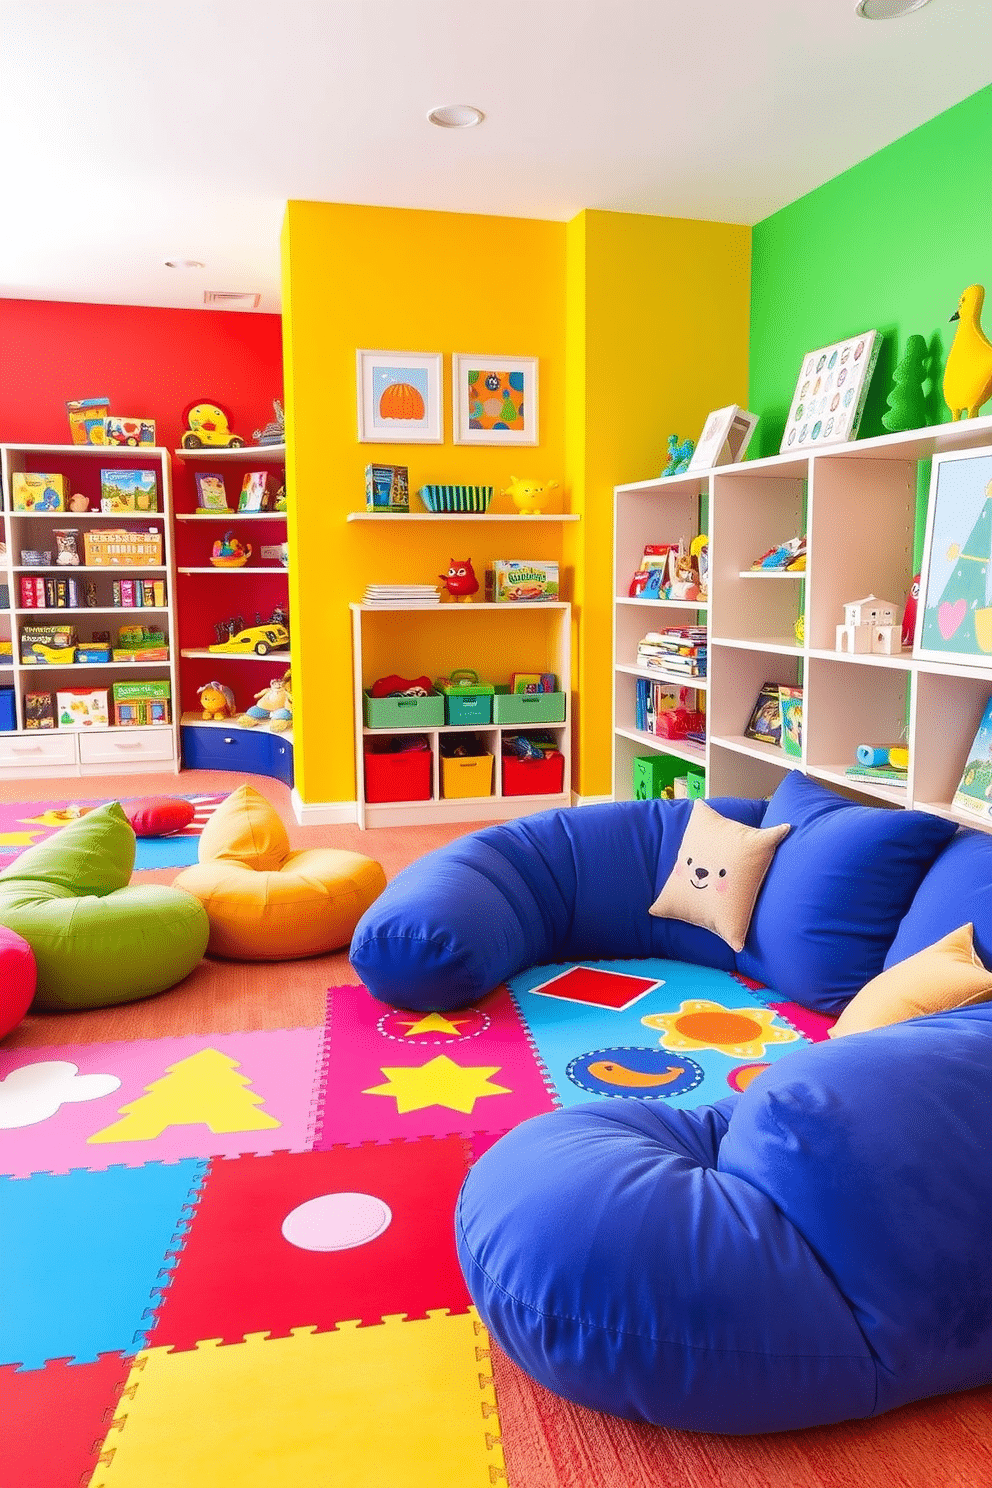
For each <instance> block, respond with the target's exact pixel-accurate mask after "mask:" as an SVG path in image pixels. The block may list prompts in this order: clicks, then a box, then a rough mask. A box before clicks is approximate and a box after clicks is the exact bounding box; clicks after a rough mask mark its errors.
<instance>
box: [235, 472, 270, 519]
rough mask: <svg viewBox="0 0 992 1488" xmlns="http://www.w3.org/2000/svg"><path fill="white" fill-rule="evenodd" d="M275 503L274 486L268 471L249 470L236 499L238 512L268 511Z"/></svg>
mask: <svg viewBox="0 0 992 1488" xmlns="http://www.w3.org/2000/svg"><path fill="white" fill-rule="evenodd" d="M274 501H275V484H274V481H273V476H272V472H271V471H270V470H249V471H248V473H247V474H246V476H245V478H244V481H243V482H242V486H241V495H240V496H239V497H238V511H241V512H252V511H256V512H260V511H268V510H269V509H270V508H271V507H272V505H273V503H274Z"/></svg>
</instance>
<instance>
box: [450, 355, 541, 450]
mask: <svg viewBox="0 0 992 1488" xmlns="http://www.w3.org/2000/svg"><path fill="white" fill-rule="evenodd" d="M451 381H452V399H453V422H454V441H455V444H537V442H538V433H537V429H538V424H537V357H500V356H475V355H471V356H470V355H468V354H466V353H463V352H456V353H455V354H454V355H453V356H452V358H451Z"/></svg>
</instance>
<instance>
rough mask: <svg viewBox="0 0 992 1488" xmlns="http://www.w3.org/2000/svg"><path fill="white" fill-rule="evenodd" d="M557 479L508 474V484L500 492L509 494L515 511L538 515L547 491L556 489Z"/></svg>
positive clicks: (531, 515)
mask: <svg viewBox="0 0 992 1488" xmlns="http://www.w3.org/2000/svg"><path fill="white" fill-rule="evenodd" d="M557 489H558V482H557V481H543V482H542V481H535V480H521V479H520V477H519V475H511V476H510V484H509V485H508V486H507V487H506V489H505V491H503V492H502V494H503V495H504V496H509V497H510V498H511V499H512V501H513V504H514V506H515V507H516V508H517V511H519V512H521V513H523V515H524V516H529V517H539V516H540V515H541V509H542V507H543V506H544V500H543V498H544V496H545V495H546V494H547V493H548V491H557Z"/></svg>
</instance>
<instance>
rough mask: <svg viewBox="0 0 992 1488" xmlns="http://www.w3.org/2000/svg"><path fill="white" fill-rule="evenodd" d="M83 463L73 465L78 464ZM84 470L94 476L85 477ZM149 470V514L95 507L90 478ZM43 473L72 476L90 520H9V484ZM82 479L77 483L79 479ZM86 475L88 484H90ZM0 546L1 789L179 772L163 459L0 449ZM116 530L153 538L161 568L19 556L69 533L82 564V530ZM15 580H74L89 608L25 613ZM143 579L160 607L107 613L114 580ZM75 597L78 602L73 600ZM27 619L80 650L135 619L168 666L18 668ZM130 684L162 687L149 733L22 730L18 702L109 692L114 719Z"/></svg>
mask: <svg viewBox="0 0 992 1488" xmlns="http://www.w3.org/2000/svg"><path fill="white" fill-rule="evenodd" d="M80 462H82V463H80ZM87 467H95V469H88V468H87ZM115 468H117V469H139V470H141V469H149V470H154V471H155V474H156V478H157V482H158V510H157V511H154V512H113V513H108V512H102V511H100V510H95V509H93V507H94V504H96V505H97V506H98V504H99V471H100V470H111V469H115ZM30 470H34V471H43V472H45V473H46V474H66V473H69V474H71V473H73V472H76V473H77V475H76V482H75V483H77V484H79V485H84V484H85V486H86V488H87V489H86V492H85V494H87V495H89V497H90V507H91V509H90V510H89V511H84V512H77V511H71V510H70V511H60V512H25V511H14V510H13V509H12V507H13V501H12V496H11V478H12V476H13V475H14V474H15V473H17V472H20V471H30ZM80 471H83V472H85V475H86V479H85V481H84V480H83V479H82V478H81V477H79V476H78V472H80ZM94 476H95V477H96V478H95V480H94ZM0 480H2V499H0V537H2V538H3V540H4V542H5V543H6V550H7V551H6V557H5V558H4V559H3V560H2V561H0V583H3V584H5V585H6V586H7V588H8V591H9V596H10V607H9V608H8V609H6V610H0V639H2V640H4V641H9V642H10V644H11V648H12V652H11V656H10V657H9V658H7V657H3V656H0V687H12V688H13V690H14V704H15V710H16V712H15V718H16V727H15V728H14V729H13V730H12V731H7V732H2V733H0V784H2V782H3V780H9V779H17V778H25V777H30V776H72V775H76V776H79V775H108V774H113V775H130V774H138V773H140V772H142V771H161V770H164V769H170V768H171V769H175V770H178V769H179V749H178V722H177V715H178V702H179V686H178V672H177V657H178V647H177V641H176V615H175V598H174V596H175V582H174V581H175V561H174V556H173V547H172V483H171V466H170V462H169V452H168V450H166V449H162V448H158V447H154V448H153V447H150V446H145V447H138V448H126V447H117V446H112V445H76V444H67V445H57V444H50V445H49V444H5V445H2V446H0ZM108 527H124V528H128V529H131V530H134V531H149V530H151V529H154V530H156V531H157V533H158V534H159V535H161V538H162V556H163V560H164V561H163V562H162V563H161V564H137V565H129V566H125V565H118V564H112V565H111V564H106V565H92V564H91V565H87V564H85V563H80V564H72V565H65V566H62V565H59V564H55V563H52V564H48V565H44V566H42V565H38V564H24V563H22V562H21V561H20V555H21V552H22V551H26V550H34V551H40V552H47V551H49V550H53V549H54V546H55V540H54V537H53V536H52V534H53V531H54V530H55V529H56V528H75V529H76V530H77V532H78V545H79V551H80V555H81V556H82V555H83V549H84V542H83V539H84V534H85V533H86V532H87V531H99V530H107V529H108ZM24 576H47V577H49V578H54V577H56V576H57V577H58V578H59V579H70V578H72V579H75V580H76V582H77V584H79V586H80V588H81V590H85V586H86V584H87V583H89V582H91V583H92V584H93V585H94V592H95V597H96V601H97V602H96V603H95V604H93V605H89V604H86V603H85V602H83V603H80V604H78V605H77V606H75V607H71V608H70V607H68V606H57V607H56V606H50V605H44V606H26V605H23V604H22V603H21V579H22V578H23V577H24ZM147 577H152V578H156V579H160V580H164V583H165V601H166V602H165V604H164V605H144V606H139V605H135V606H129V605H114V604H113V603H112V594H113V584H114V581H115V580H121V579H141V578H147ZM81 598H82V596H81ZM32 619H37V620H43V621H49V622H50V621H53V620H56V619H62V620H64V621H65V623H66V624H71V625H74V626H75V627H76V631H77V634H78V639H79V644H80V645H85V644H87V643H88V642H89V641H90V640H91V632H92V631H93V630H94V629H96V630H109V631H110V632H111V643H112V644H113V643H114V642H115V640H116V635H115V632H116V631H117V629H118V627H119V626H120V625H126V624H132V625H133V624H139V623H141V622H142V621H144V620H147V621H150V622H153V623H154V626H155V628H156V629H161V630H164V631H165V634H166V638H167V641H168V648H169V659H168V660H167V661H143V662H121V661H109V662H73V663H70V664H61V663H59V664H43V665H35V664H32V663H28V664H25V663H24V662H22V660H21V654H20V652H21V648H20V633H21V629H22V627H23V626H24V625H29V624H31V622H32ZM124 680H130V681H162V680H168V682H169V684H170V691H171V694H172V704H171V706H172V719H173V721H172V723H170V724H157V725H154V726H148V727H132V726H128V727H124V728H116V727H113V726H111V727H109V728H81V727H75V728H74V727H57V728H54V729H28V728H27V727H26V726H25V722H26V720H25V708H24V694H25V693H26V692H51V693H52V694H54V693H56V692H57V691H59V689H67V688H71V687H83V686H85V687H103V686H106V688H107V691H108V701H109V705H110V712H111V716H113V684H114V682H119V681H124Z"/></svg>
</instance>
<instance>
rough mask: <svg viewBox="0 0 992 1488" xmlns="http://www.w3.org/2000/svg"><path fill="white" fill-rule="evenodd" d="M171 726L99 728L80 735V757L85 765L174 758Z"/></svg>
mask: <svg viewBox="0 0 992 1488" xmlns="http://www.w3.org/2000/svg"><path fill="white" fill-rule="evenodd" d="M175 751H176V744H175V735H174V733H173V730H172V728H171V727H169V728H166V727H164V726H163V727H161V728H123V729H99V730H97V731H96V732H94V733H92V734H88V733H87V734H80V735H79V759H80V763H81V764H84V765H107V764H118V765H127V764H135V763H138V762H140V761H143V760H173V759H175V757H176V755H175Z"/></svg>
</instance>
